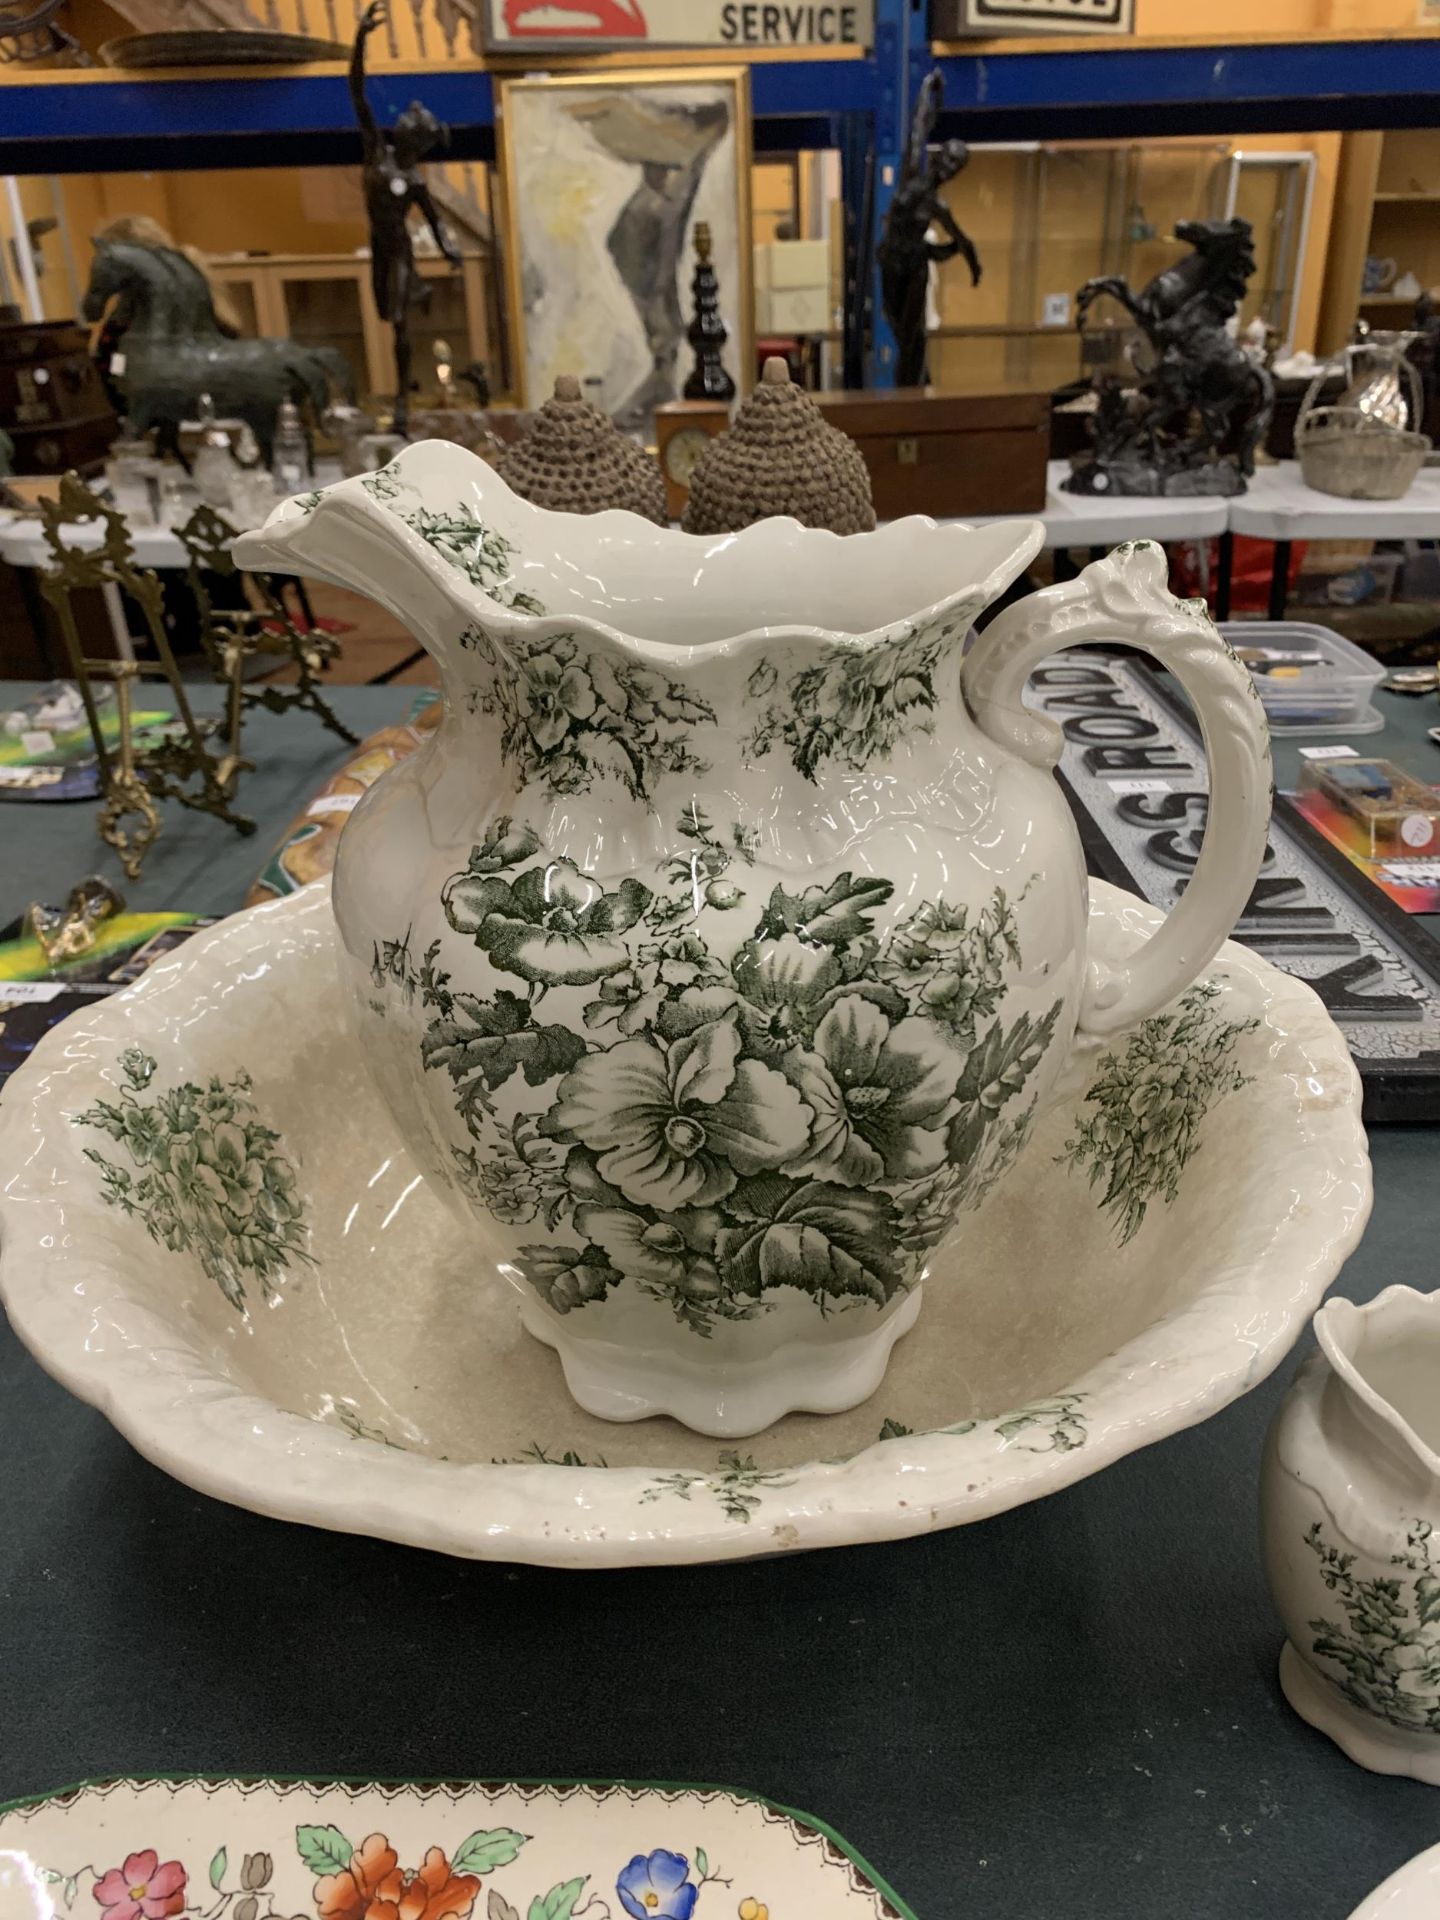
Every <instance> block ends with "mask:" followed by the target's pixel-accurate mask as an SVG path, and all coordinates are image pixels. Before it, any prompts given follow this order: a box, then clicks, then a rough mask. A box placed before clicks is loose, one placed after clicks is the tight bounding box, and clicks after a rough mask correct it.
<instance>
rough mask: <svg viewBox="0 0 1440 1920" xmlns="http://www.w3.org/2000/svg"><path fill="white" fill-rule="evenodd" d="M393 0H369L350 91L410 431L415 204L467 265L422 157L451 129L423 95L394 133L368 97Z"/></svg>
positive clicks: (420, 292)
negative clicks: (368, 54)
mask: <svg viewBox="0 0 1440 1920" xmlns="http://www.w3.org/2000/svg"><path fill="white" fill-rule="evenodd" d="M387 6H388V0H370V5H369V6H368V7H366V9H365V11H364V13H363V14H362V15H361V16H360V24H359V26H358V27H357V28H356V29H355V47H354V51H353V52H352V53H351V55H350V99H351V102H352V104H353V105H354V108H355V118H356V119H357V120H358V121H359V123H360V135H361V139H362V140H363V142H364V169H363V179H364V186H365V211H366V213H367V215H368V216H369V219H370V285H371V288H372V289H373V291H374V294H375V305H376V307H377V308H378V310H379V313H380V318H381V319H382V320H385V321H388V322H389V325H390V328H391V331H392V333H393V334H394V337H395V389H396V390H395V431H396V432H397V433H401V434H403V433H405V432H406V431H407V430H408V428H409V423H410V309H411V307H412V306H423V305H425V304H426V303H427V302H428V301H429V298H430V289H429V287H428V285H427V284H426V282H425V281H424V280H423V279H422V278H421V276H420V275H419V274H418V273H417V272H416V271H415V249H414V246H413V245H412V243H411V239H410V209H411V208H412V207H418V209H419V210H420V213H421V215H422V216H423V218H424V220H425V223H426V225H427V226H428V227H429V229H430V231H431V233H433V234H434V236H435V244H436V246H437V247H439V249H440V251H441V253H443V254H444V256H445V258H446V259H447V260H448V261H449V262H450V264H451V266H453V267H458V266H459V265H460V254H459V251H458V249H457V248H456V245H455V242H454V241H453V240H452V239H451V238H450V235H449V234H448V233H447V232H446V230H445V227H444V224H443V223H442V221H441V219H440V212H439V209H438V208H437V207H436V205H435V202H434V200H433V199H431V197H430V189H429V187H428V186H426V184H425V175H424V173H423V172H422V171H421V167H422V163H423V162H424V161H426V160H428V159H429V158H430V156H431V155H432V154H433V153H434V152H435V151H436V150H437V149H438V148H443V147H446V146H448V145H449V142H450V132H449V129H448V128H447V127H445V126H442V124H441V123H440V121H438V120H437V119H436V118H435V116H434V114H433V113H431V112H430V110H429V108H428V107H424V106H422V105H421V104H420V102H419V101H418V100H412V101H411V102H410V105H409V106H408V107H407V108H406V109H405V111H404V112H403V113H402V114H401V115H400V117H399V118H398V119H397V120H396V122H395V124H394V126H393V127H392V128H391V129H390V131H389V132H388V133H386V132H385V130H384V128H383V127H381V125H380V123H379V121H378V120H377V119H376V118H375V115H374V114H373V113H372V112H371V110H370V103H369V101H368V100H367V99H366V98H365V42H366V41H367V40H368V39H369V37H370V35H371V34H372V33H374V32H375V30H376V28H377V27H379V26H380V25H381V24H382V23H383V22H384V20H385V16H386V10H387Z"/></svg>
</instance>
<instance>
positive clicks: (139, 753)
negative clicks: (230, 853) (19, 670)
mask: <svg viewBox="0 0 1440 1920" xmlns="http://www.w3.org/2000/svg"><path fill="white" fill-rule="evenodd" d="M40 518H41V521H42V523H43V525H44V529H45V539H46V543H47V545H48V546H49V548H50V552H51V555H52V560H51V564H50V566H49V567H47V568H46V569H45V570H44V572H43V573H42V574H41V576H40V589H41V592H42V593H43V594H44V595H45V598H46V599H47V600H48V601H49V602H50V604H51V606H52V607H54V609H55V617H56V619H57V620H58V621H59V623H60V630H61V632H62V633H63V634H64V636H65V647H66V651H67V652H68V654H69V656H70V666H71V670H72V672H73V673H74V675H75V679H76V682H77V683H78V685H79V688H80V697H81V699H82V700H83V701H84V703H85V713H86V716H87V718H88V719H89V722H90V733H91V737H92V739H93V740H94V742H95V757H96V759H97V761H98V762H99V766H100V778H101V782H102V793H103V798H102V800H101V804H100V813H99V828H100V838H101V839H102V840H103V841H105V843H106V845H107V846H111V847H113V848H114V849H115V851H116V853H117V854H118V855H119V857H120V864H121V866H122V867H124V869H125V872H126V874H127V875H128V876H129V878H130V879H132V880H134V879H136V878H137V877H138V875H139V872H140V868H141V865H142V863H143V861H144V859H145V855H146V854H147V853H148V852H149V851H150V848H151V847H152V846H153V844H154V842H155V838H156V835H157V834H158V833H159V831H160V812H159V808H158V807H157V806H156V804H155V803H156V801H157V800H176V801H178V802H179V803H180V805H181V806H183V807H193V808H194V809H196V810H197V811H198V812H201V813H209V814H213V815H214V817H215V818H216V819H217V820H224V821H227V822H228V823H229V825H230V826H232V827H234V828H235V830H236V832H237V833H254V831H255V822H254V821H253V820H251V819H250V818H248V816H247V815H245V814H243V813H237V812H236V811H235V809H234V808H233V807H232V806H231V804H230V803H231V800H232V799H233V797H234V793H235V788H236V785H237V784H238V782H239V778H240V774H241V772H242V770H251V769H253V766H254V762H253V761H250V760H246V759H243V758H242V757H241V753H240V715H241V701H240V699H239V697H238V692H237V687H236V686H235V685H234V684H232V686H231V687H230V689H229V695H228V699H227V702H226V708H227V711H226V718H225V722H224V737H223V742H222V746H223V750H222V751H221V752H220V753H219V754H218V755H217V754H215V753H212V752H211V750H210V746H209V744H208V742H209V740H210V739H211V738H213V737H214V736H215V735H217V734H218V733H219V732H220V730H221V722H219V721H217V720H213V719H209V718H205V719H200V720H197V719H196V717H195V714H194V712H193V710H192V709H191V706H190V699H189V696H188V694H187V693H186V691H185V683H184V681H183V680H182V679H181V678H180V671H179V669H178V667H177V666H176V664H175V655H174V652H173V651H172V649H171V646H170V638H169V635H168V634H167V633H166V631H165V617H164V615H165V602H164V594H163V592H162V589H161V586H160V582H159V580H158V579H157V578H156V576H155V574H154V573H153V572H152V571H151V570H150V569H149V568H140V567H137V566H136V565H135V550H134V547H133V546H132V544H131V541H130V535H129V532H128V531H127V529H126V526H125V521H124V519H123V517H122V516H121V515H120V514H119V513H118V512H117V511H116V510H115V508H113V507H111V506H107V505H106V503H105V502H104V501H103V500H101V499H100V498H99V497H98V496H97V495H96V494H94V493H92V492H91V490H90V489H89V487H87V486H86V485H85V484H84V482H83V481H82V480H81V479H80V477H79V476H78V474H74V473H67V474H66V475H65V477H64V479H63V480H62V481H61V482H60V493H59V497H58V499H55V500H42V501H41V502H40ZM77 525H79V526H95V527H96V528H98V529H100V530H101V531H102V538H101V541H100V544H99V545H98V546H83V547H82V546H72V545H71V544H70V543H69V542H68V541H67V540H66V539H65V538H64V530H65V528H66V527H67V526H69V527H73V526H77ZM81 587H98V588H101V589H102V590H104V589H106V588H111V589H118V590H119V591H121V592H123V593H127V594H129V596H130V597H131V599H132V600H134V601H135V603H136V604H137V605H138V606H139V608H140V611H141V612H142V613H143V614H144V616H145V625H146V628H147V629H148V632H149V635H150V639H151V641H152V643H153V645H154V648H155V653H156V656H157V660H158V665H157V664H152V663H149V662H141V661H137V660H90V659H87V658H86V657H85V654H84V651H83V649H82V647H81V645H80V633H79V629H78V627H77V626H76V622H75V610H74V607H73V606H72V604H71V595H72V593H74V592H75V591H76V590H77V589H78V588H81ZM238 677H239V666H238V662H237V665H236V673H235V679H236V681H237V682H238ZM97 678H103V679H110V680H113V681H114V682H115V700H116V708H117V712H118V717H119V722H120V737H119V741H118V743H117V751H116V752H115V753H113V754H112V752H111V750H110V747H109V746H108V745H107V743H106V740H105V734H104V729H103V728H102V726H101V722H100V714H99V710H98V708H97V706H96V704H95V690H94V686H93V681H94V680H95V679H97ZM142 678H150V679H163V680H166V681H168V682H169V686H170V691H171V694H172V696H173V697H174V701H175V713H176V722H177V728H178V736H177V735H172V736H171V737H169V738H167V739H165V740H163V741H162V742H160V743H159V744H158V745H156V746H147V747H144V748H138V747H137V746H136V744H135V738H134V732H133V728H132V715H133V711H134V709H133V700H132V690H133V687H134V684H135V682H136V681H137V680H139V679H142ZM196 779H198V780H199V782H200V787H199V791H198V792H197V791H195V790H194V789H193V787H192V786H191V785H190V783H191V782H192V781H194V780H196ZM131 815H136V816H138V818H139V821H140V824H139V826H138V827H136V828H135V829H134V830H133V831H132V830H129V829H127V828H126V827H125V825H124V824H123V823H124V822H125V820H127V819H128V818H129V817H130V816H131Z"/></svg>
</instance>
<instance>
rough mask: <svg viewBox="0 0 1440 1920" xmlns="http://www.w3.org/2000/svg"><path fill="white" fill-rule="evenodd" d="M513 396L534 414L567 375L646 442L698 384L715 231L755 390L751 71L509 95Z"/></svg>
mask: <svg viewBox="0 0 1440 1920" xmlns="http://www.w3.org/2000/svg"><path fill="white" fill-rule="evenodd" d="M499 115H500V136H501V138H500V163H501V170H502V174H503V180H504V188H505V194H504V201H505V264H506V280H507V285H508V295H509V313H510V333H511V349H512V354H513V361H514V369H515V371H514V375H513V384H514V386H515V387H516V389H517V393H516V398H517V399H518V400H519V403H520V405H521V406H529V407H535V406H539V405H540V403H541V402H542V401H543V400H545V399H547V398H548V397H549V395H550V394H551V392H552V391H553V390H554V386H555V378H556V375H557V374H561V373H573V374H575V375H577V376H578V377H579V378H580V379H581V380H598V381H599V383H600V385H599V391H598V393H597V392H596V391H595V389H594V388H593V387H592V388H591V389H589V391H590V393H591V395H592V397H594V398H596V399H597V401H598V403H599V404H600V405H601V406H603V407H604V409H605V411H606V412H607V413H609V414H610V415H611V416H612V417H613V418H614V420H615V421H616V422H617V424H618V425H619V426H620V428H621V429H622V430H623V431H624V432H626V433H640V434H642V435H643V436H644V437H645V438H646V439H647V440H648V439H649V438H651V436H652V434H653V431H654V413H655V409H656V407H657V406H660V405H662V404H663V403H664V402H665V401H667V400H677V399H679V398H680V390H681V388H682V386H683V385H684V383H685V380H686V378H687V376H688V374H689V372H690V363H691V356H690V353H689V350H688V348H687V343H686V339H685V330H686V328H687V327H688V326H689V324H690V319H691V297H690V280H691V275H692V274H693V272H694V267H695V251H694V234H695V227H696V224H697V223H698V222H700V221H705V222H707V223H708V225H709V228H710V234H711V242H712V254H711V259H712V262H713V264H714V267H715V271H716V276H717V278H718V281H719V286H720V300H721V313H722V316H723V318H724V321H725V326H726V329H727V331H728V334H729V338H728V339H727V341H726V343H725V364H726V366H727V368H728V369H729V372H730V375H731V377H732V378H733V379H734V381H735V384H736V386H737V388H738V389H739V391H740V392H741V393H742V394H743V393H748V392H749V390H750V388H751V387H752V386H753V385H754V381H755V371H754V367H755V349H754V298H753V293H752V290H751V273H750V269H751V257H752V256H751V249H750V94H749V75H748V73H747V71H746V69H745V68H743V67H682V68H667V67H647V68H645V69H644V70H643V71H638V72H630V73H625V72H611V71H606V72H604V73H602V74H585V75H578V74H577V75H566V76H564V77H563V78H552V79H514V80H502V81H500V83H499Z"/></svg>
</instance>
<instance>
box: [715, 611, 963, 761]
mask: <svg viewBox="0 0 1440 1920" xmlns="http://www.w3.org/2000/svg"><path fill="white" fill-rule="evenodd" d="M979 605H980V603H979V602H978V601H977V602H976V603H975V604H974V605H970V604H968V603H967V604H965V605H962V606H959V607H956V608H955V609H954V610H953V611H952V612H951V613H950V614H949V616H948V617H947V618H946V619H945V620H943V621H940V622H939V623H937V624H935V625H932V626H926V627H912V628H911V629H910V630H909V632H908V633H907V634H906V635H905V637H904V638H903V639H902V640H898V641H893V642H890V643H888V644H880V645H877V646H863V647H862V646H857V645H855V644H853V643H852V644H850V645H848V646H847V645H844V644H838V645H834V646H830V647H827V648H826V649H825V652H824V653H823V654H822V655H821V657H820V659H819V660H818V661H817V662H816V663H815V664H814V665H813V666H808V667H804V668H802V669H801V671H800V672H799V673H796V674H793V675H792V676H791V677H790V679H789V680H788V681H787V682H786V685H785V690H784V694H783V697H782V698H781V699H779V700H776V701H771V700H770V699H769V695H770V694H771V693H772V692H773V691H774V690H775V688H776V686H777V684H778V676H777V674H776V670H775V668H774V666H773V665H772V664H771V663H770V662H769V661H764V662H762V663H761V665H759V666H758V667H756V669H755V671H754V672H753V673H752V674H751V676H750V681H749V689H748V690H749V694H750V698H751V699H752V700H753V701H755V702H757V703H758V702H764V703H765V704H764V705H763V706H762V708H761V713H760V717H759V719H758V720H757V721H756V723H755V727H754V730H753V731H752V733H751V734H750V737H749V739H748V740H747V741H746V743H745V750H746V752H747V754H750V755H753V756H756V757H758V756H760V755H762V754H766V753H769V752H770V750H771V748H772V747H773V746H774V745H775V742H776V741H777V740H778V741H780V742H781V744H782V745H783V746H785V747H786V748H788V749H789V752H790V757H791V759H792V760H793V761H794V763H795V765H796V767H797V768H798V769H799V771H800V772H801V773H803V774H804V775H805V777H806V779H807V780H814V779H815V777H816V774H817V772H818V770H819V769H820V767H821V766H822V765H823V764H824V763H825V762H826V761H827V760H830V759H835V760H838V761H839V762H840V764H841V765H842V766H845V767H849V768H851V769H852V770H853V771H856V772H859V771H861V770H863V769H864V768H865V767H868V766H870V765H871V764H872V762H874V761H876V760H884V759H888V758H889V756H890V754H891V753H892V752H893V751H894V749H895V747H896V746H897V745H898V743H899V742H900V740H901V739H903V738H904V737H905V736H906V735H908V734H914V733H922V734H931V733H933V732H934V731H935V708H936V694H935V669H936V666H937V664H938V662H939V660H940V656H941V655H942V654H943V653H944V652H945V650H946V649H947V647H949V646H950V645H951V644H952V642H957V637H958V636H963V634H964V633H965V631H966V629H967V628H968V626H969V625H970V622H971V620H972V619H973V618H974V616H975V614H976V613H977V612H978V611H979ZM957 643H958V642H957Z"/></svg>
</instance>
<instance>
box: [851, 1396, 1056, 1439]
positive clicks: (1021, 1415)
mask: <svg viewBox="0 0 1440 1920" xmlns="http://www.w3.org/2000/svg"><path fill="white" fill-rule="evenodd" d="M1084 1398H1085V1396H1084V1394H1083V1393H1061V1394H1057V1395H1056V1396H1055V1398H1054V1399H1053V1400H1037V1401H1036V1402H1035V1403H1034V1404H1033V1405H1031V1406H1026V1407H1016V1408H1015V1410H1014V1412H1013V1413H1004V1414H1001V1416H1000V1418H999V1419H998V1420H993V1421H991V1422H990V1423H989V1424H990V1426H991V1427H992V1428H993V1429H994V1431H995V1433H996V1434H997V1435H998V1437H999V1438H1000V1440H1001V1441H1002V1442H1003V1443H1004V1444H1005V1446H1007V1447H1011V1446H1013V1447H1017V1448H1018V1449H1019V1450H1020V1452H1022V1453H1073V1452H1074V1451H1075V1450H1076V1449H1077V1448H1078V1447H1083V1446H1084V1445H1085V1442H1086V1440H1087V1439H1088V1437H1089V1434H1088V1431H1087V1427H1086V1416H1085V1414H1084V1413H1082V1412H1081V1411H1080V1403H1081V1401H1082V1400H1084ZM979 1425H980V1422H979V1421H978V1420H959V1421H957V1422H956V1423H955V1425H954V1426H953V1427H926V1428H923V1429H921V1433H920V1437H921V1438H922V1439H926V1438H929V1436H930V1435H931V1434H935V1433H943V1434H946V1435H948V1436H951V1437H953V1438H958V1437H961V1436H963V1435H965V1434H967V1433H974V1431H975V1429H976V1428H977V1427H978V1426H979ZM915 1432H916V1429H915V1428H914V1427H907V1426H906V1425H905V1424H904V1422H903V1421H900V1420H886V1421H885V1422H884V1423H883V1425H882V1426H881V1428H880V1431H879V1433H878V1434H877V1435H876V1438H877V1439H878V1440H904V1439H909V1438H911V1437H912V1436H913V1435H914V1434H915Z"/></svg>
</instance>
